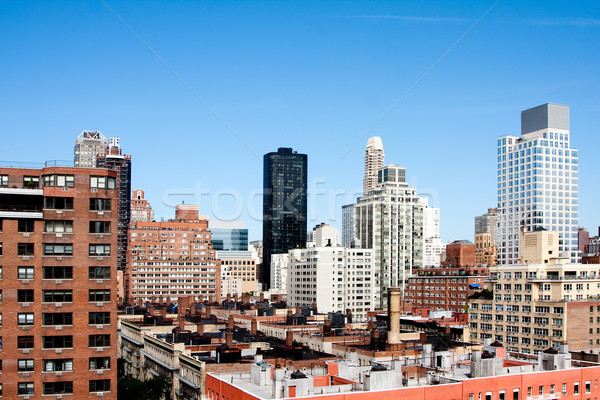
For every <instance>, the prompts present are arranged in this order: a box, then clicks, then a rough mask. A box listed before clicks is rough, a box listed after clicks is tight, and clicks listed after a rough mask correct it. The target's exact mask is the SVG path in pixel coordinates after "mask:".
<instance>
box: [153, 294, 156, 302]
mask: <svg viewBox="0 0 600 400" xmlns="http://www.w3.org/2000/svg"><path fill="white" fill-rule="evenodd" d="M152 303H156V296H155V295H152Z"/></svg>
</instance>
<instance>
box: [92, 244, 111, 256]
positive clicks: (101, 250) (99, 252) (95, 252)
mask: <svg viewBox="0 0 600 400" xmlns="http://www.w3.org/2000/svg"><path fill="white" fill-rule="evenodd" d="M90 256H92V257H93V256H97V257H101V256H110V244H90Z"/></svg>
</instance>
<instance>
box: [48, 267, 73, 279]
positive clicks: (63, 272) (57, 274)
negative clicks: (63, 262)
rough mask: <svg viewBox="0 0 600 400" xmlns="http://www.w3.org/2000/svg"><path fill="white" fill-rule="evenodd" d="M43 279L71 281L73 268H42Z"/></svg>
mask: <svg viewBox="0 0 600 400" xmlns="http://www.w3.org/2000/svg"><path fill="white" fill-rule="evenodd" d="M42 271H43V276H44V277H43V279H73V267H42Z"/></svg>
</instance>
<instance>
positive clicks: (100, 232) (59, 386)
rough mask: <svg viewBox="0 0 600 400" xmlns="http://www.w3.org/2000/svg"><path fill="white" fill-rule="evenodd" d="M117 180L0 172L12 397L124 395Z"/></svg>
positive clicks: (3, 382)
mask: <svg viewBox="0 0 600 400" xmlns="http://www.w3.org/2000/svg"><path fill="white" fill-rule="evenodd" d="M115 179H116V173H115V172H114V171H109V170H107V169H100V168H67V167H40V168H39V169H20V168H0V290H1V291H0V359H1V364H0V371H1V373H0V393H1V395H2V397H3V398H7V399H42V398H44V399H57V398H61V396H62V398H72V399H96V398H98V397H99V396H102V398H104V399H116V398H117V379H116V377H117V375H116V372H117V346H116V344H117V318H116V311H117V307H116V301H115V292H116V272H117V269H116V265H117V255H116V247H117V235H116V230H117V229H116V227H117V214H116V212H115V211H114V209H113V208H114V207H116V204H117V194H116V190H115V189H114V187H115V186H114V184H115Z"/></svg>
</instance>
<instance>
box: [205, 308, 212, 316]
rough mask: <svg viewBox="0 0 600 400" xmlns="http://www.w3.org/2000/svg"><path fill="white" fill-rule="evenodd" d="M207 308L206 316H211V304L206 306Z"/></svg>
mask: <svg viewBox="0 0 600 400" xmlns="http://www.w3.org/2000/svg"><path fill="white" fill-rule="evenodd" d="M205 309H206V318H210V315H211V312H212V310H211V309H210V306H206V307H205Z"/></svg>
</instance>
